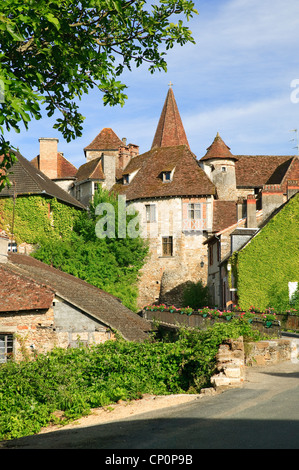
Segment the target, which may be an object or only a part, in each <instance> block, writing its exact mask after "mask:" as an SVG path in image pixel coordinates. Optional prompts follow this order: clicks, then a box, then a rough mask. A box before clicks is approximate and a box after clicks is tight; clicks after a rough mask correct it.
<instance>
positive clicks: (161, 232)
mask: <svg viewBox="0 0 299 470" xmlns="http://www.w3.org/2000/svg"><path fill="white" fill-rule="evenodd" d="M188 201H189V200H187V199H186V200H185V199H182V198H169V199H166V198H165V199H157V200H149V201H142V202H135V203H134V207H135V209H136V210H137V211H138V213H139V215H140V220H141V226H142V230H143V231H142V236H143V237H144V238H145V239H147V240H148V242H149V248H150V250H149V257H148V260H147V262H146V264H145V266H144V267H143V269H142V270H141V275H140V280H139V286H138V287H139V298H138V307H139V308H142V307H144V306H145V305H147V304H150V303H153V302H162V303H166V304H175V305H176V306H180V305H181V304H182V294H183V290H184V288H185V286H186V283H188V282H190V281H192V282H197V281H199V280H200V279H201V280H202V281H203V283H204V284H206V282H207V269H208V262H207V247H206V246H205V245H203V242H204V241H205V240H206V239H207V232H206V231H205V230H196V228H191V227H190V230H187V229H184V221H186V223H187V222H189V221H188V220H187V219H186V218H184V217H186V216H187V214H185V212H186V210H185V208H186V204H188ZM194 202H198V203H201V204H202V222H201V223H202V225H201V227H202V228H203V227H207V226H208V224H209V223H210V218H211V204H209V201H207V199H206V198H192V203H194ZM149 204H152V205H155V207H156V209H155V210H156V220H155V221H152V222H147V220H146V207H145V206H146V205H149ZM163 237H172V240H173V252H172V256H164V255H163V249H162V246H163V245H162V238H163Z"/></svg>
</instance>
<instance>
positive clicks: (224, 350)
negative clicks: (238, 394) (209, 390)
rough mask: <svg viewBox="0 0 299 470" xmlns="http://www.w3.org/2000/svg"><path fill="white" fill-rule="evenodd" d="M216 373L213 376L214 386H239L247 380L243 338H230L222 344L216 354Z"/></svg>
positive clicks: (212, 382)
mask: <svg viewBox="0 0 299 470" xmlns="http://www.w3.org/2000/svg"><path fill="white" fill-rule="evenodd" d="M216 361H217V364H216V373H215V374H214V375H213V377H211V384H212V385H213V387H214V388H216V389H217V388H218V389H219V388H223V387H230V388H231V387H239V386H240V385H242V384H243V382H244V380H245V356H244V343H243V338H242V337H240V338H239V339H237V340H232V339H228V340H227V341H225V342H224V343H223V344H221V345H220V347H219V351H218V354H217V356H216Z"/></svg>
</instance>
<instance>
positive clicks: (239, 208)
mask: <svg viewBox="0 0 299 470" xmlns="http://www.w3.org/2000/svg"><path fill="white" fill-rule="evenodd" d="M243 208H244V199H243V198H242V197H238V200H237V220H241V219H243V218H244V209H243Z"/></svg>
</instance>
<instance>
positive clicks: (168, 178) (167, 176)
mask: <svg viewBox="0 0 299 470" xmlns="http://www.w3.org/2000/svg"><path fill="white" fill-rule="evenodd" d="M163 181H164V183H167V182H168V181H171V171H164V173H163Z"/></svg>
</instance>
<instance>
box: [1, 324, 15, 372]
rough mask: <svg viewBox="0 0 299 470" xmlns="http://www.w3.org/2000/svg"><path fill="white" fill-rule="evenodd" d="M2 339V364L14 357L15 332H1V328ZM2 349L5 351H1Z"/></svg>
mask: <svg viewBox="0 0 299 470" xmlns="http://www.w3.org/2000/svg"><path fill="white" fill-rule="evenodd" d="M1 337H4V338H3V339H2V338H1ZM1 339H2V341H3V342H4V346H3V347H0V364H6V363H7V362H8V360H9V359H11V358H12V357H13V352H14V335H13V333H1V330H0V341H1ZM0 344H1V343H0ZM2 349H3V353H2V352H1V350H2ZM2 359H3V360H2Z"/></svg>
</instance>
